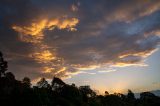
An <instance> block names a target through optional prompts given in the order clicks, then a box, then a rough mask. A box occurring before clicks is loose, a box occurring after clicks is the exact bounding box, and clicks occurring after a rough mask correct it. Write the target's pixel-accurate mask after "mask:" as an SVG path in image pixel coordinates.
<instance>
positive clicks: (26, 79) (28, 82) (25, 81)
mask: <svg viewBox="0 0 160 106" xmlns="http://www.w3.org/2000/svg"><path fill="white" fill-rule="evenodd" d="M22 83H23V84H24V86H25V87H27V88H30V87H31V80H30V79H29V78H28V77H24V78H23V80H22Z"/></svg>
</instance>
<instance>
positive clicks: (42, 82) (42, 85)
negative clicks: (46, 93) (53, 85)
mask: <svg viewBox="0 0 160 106" xmlns="http://www.w3.org/2000/svg"><path fill="white" fill-rule="evenodd" d="M37 86H38V88H47V87H48V86H49V84H48V82H47V81H46V79H45V78H41V79H40V81H39V82H37Z"/></svg>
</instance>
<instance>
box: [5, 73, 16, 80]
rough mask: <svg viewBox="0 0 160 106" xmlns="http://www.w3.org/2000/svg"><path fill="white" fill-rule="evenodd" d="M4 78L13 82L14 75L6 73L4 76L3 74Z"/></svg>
mask: <svg viewBox="0 0 160 106" xmlns="http://www.w3.org/2000/svg"><path fill="white" fill-rule="evenodd" d="M5 77H6V78H7V79H8V80H12V81H13V80H15V76H14V74H13V73H11V72H7V73H6V74H5Z"/></svg>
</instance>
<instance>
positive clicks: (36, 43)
mask: <svg viewBox="0 0 160 106" xmlns="http://www.w3.org/2000/svg"><path fill="white" fill-rule="evenodd" d="M159 45H160V0H45V1H44V0H14V1H13V0H0V51H2V52H3V54H4V57H5V58H6V60H7V61H8V65H9V69H8V70H9V71H11V72H13V73H14V74H15V76H16V78H17V79H20V80H21V79H22V78H24V77H25V76H27V77H30V78H31V80H32V83H33V84H34V83H36V82H37V81H38V80H39V79H40V78H41V77H45V78H46V79H47V80H49V81H50V80H51V79H52V78H53V77H54V76H56V77H60V78H61V79H63V80H64V81H65V82H66V83H69V84H71V83H75V84H76V85H78V86H81V85H90V86H91V88H93V89H95V90H98V91H99V92H100V93H103V92H104V91H106V90H107V91H109V92H111V93H113V92H125V91H126V90H127V89H131V90H133V91H134V92H140V91H148V90H157V89H160V78H159V76H160V70H159V69H160V63H159V61H158V60H160V50H159V49H160V46H159Z"/></svg>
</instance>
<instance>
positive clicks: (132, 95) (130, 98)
mask: <svg viewBox="0 0 160 106" xmlns="http://www.w3.org/2000/svg"><path fill="white" fill-rule="evenodd" d="M127 98H128V99H129V100H134V99H135V96H134V93H133V92H132V91H131V90H130V89H129V90H128V94H127Z"/></svg>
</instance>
